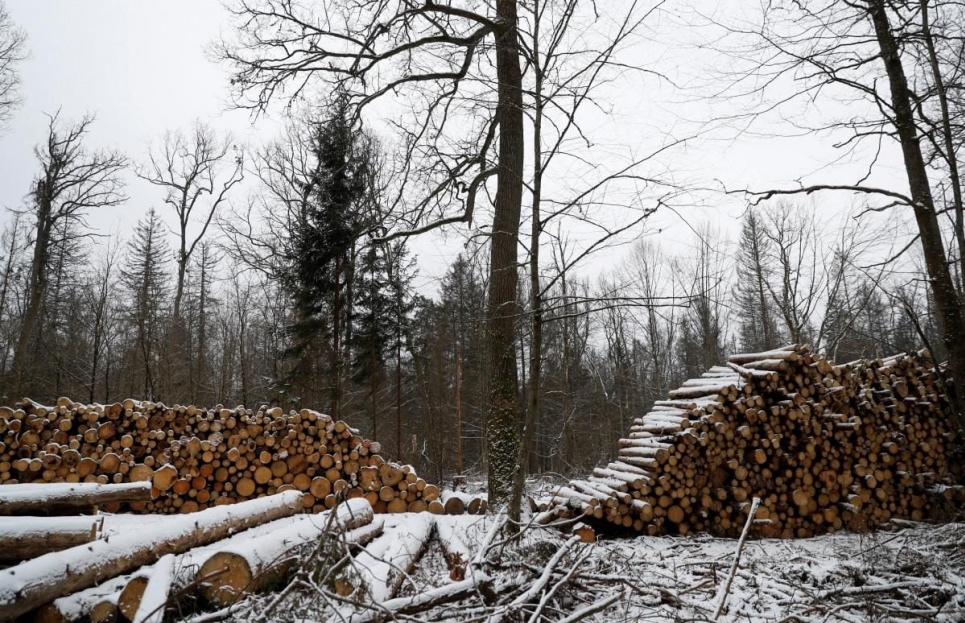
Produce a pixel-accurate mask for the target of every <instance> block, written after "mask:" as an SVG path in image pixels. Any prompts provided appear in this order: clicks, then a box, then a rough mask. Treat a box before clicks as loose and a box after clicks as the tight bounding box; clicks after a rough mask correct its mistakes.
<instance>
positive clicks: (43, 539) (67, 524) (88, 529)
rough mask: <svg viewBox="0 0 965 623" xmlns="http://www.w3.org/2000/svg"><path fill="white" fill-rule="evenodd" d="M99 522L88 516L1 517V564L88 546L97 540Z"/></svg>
mask: <svg viewBox="0 0 965 623" xmlns="http://www.w3.org/2000/svg"><path fill="white" fill-rule="evenodd" d="M61 520H67V521H61ZM99 523H100V521H99V520H98V519H96V518H94V517H90V516H86V517H52V518H50V517H16V518H14V517H0V562H5V563H11V562H18V561H21V560H28V559H30V558H36V557H38V556H42V555H44V554H48V553H50V552H58V551H60V550H63V549H68V548H71V547H76V546H77V545H82V544H84V543H89V542H91V541H93V540H94V539H95V538H96V537H97V533H98V525H99Z"/></svg>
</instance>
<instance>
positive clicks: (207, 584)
mask: <svg viewBox="0 0 965 623" xmlns="http://www.w3.org/2000/svg"><path fill="white" fill-rule="evenodd" d="M365 526H372V528H371V529H369V530H365V531H359V532H353V531H356V530H358V529H360V528H363V527H365ZM381 528H382V522H381V521H379V522H378V523H377V524H373V513H372V506H371V505H370V504H369V503H368V501H367V500H365V499H364V498H358V499H353V500H348V501H347V503H345V504H340V505H338V506H337V507H336V509H335V512H334V513H329V514H326V515H309V516H306V517H303V518H301V521H299V522H297V523H296V524H293V525H292V526H289V527H288V528H286V529H284V530H278V531H275V532H272V533H271V534H266V535H264V536H261V537H259V538H256V539H252V540H248V541H245V542H241V543H234V544H231V545H227V546H225V547H222V548H219V549H218V550H217V551H215V552H213V553H212V554H211V555H210V556H208V557H207V560H205V561H204V562H203V563H202V564H201V566H200V567H199V568H198V572H197V574H196V576H195V582H197V583H198V584H199V585H200V586H201V594H202V595H203V596H204V598H205V599H207V600H208V601H211V602H216V603H218V604H222V605H228V604H231V603H233V602H234V601H235V600H236V599H238V598H239V597H240V596H242V595H243V594H244V593H245V592H250V591H253V590H257V589H258V588H259V585H261V584H264V583H267V582H271V581H272V580H273V579H274V578H276V577H278V576H279V575H281V574H283V573H284V571H285V569H286V567H287V565H284V564H279V563H281V561H282V560H283V558H284V557H285V556H286V555H287V554H288V553H289V552H291V551H293V550H295V549H296V548H299V547H301V546H302V545H305V544H308V543H314V542H317V541H318V540H319V539H320V538H321V537H322V536H323V535H324V534H331V535H337V534H343V533H348V534H352V535H353V541H352V542H367V541H369V540H371V539H372V538H374V537H375V536H376V535H377V534H378V533H380V532H381Z"/></svg>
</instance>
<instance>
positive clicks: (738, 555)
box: [714, 498, 761, 621]
mask: <svg viewBox="0 0 965 623" xmlns="http://www.w3.org/2000/svg"><path fill="white" fill-rule="evenodd" d="M760 504H761V499H760V498H754V501H753V502H751V510H750V512H748V513H747V521H746V522H745V523H744V530H743V532H741V538H740V540H739V541H738V542H737V553H736V554H734V564H733V565H732V566H731V568H730V573H728V574H727V583H726V584H724V590H723V592H722V593H721V596H720V598H719V599H718V601H717V609H716V610H714V620H715V621H716V620H717V618H718V617H719V616H720V613H721V611H722V610H723V609H724V604H725V603H726V602H727V595H728V594H729V593H730V585H731V584H732V583H733V582H734V576H735V575H737V567H738V566H739V565H740V561H741V552H743V551H744V541H745V540H746V539H747V533H748V532H750V528H751V524H752V523H753V522H754V515H755V514H756V513H757V507H758V506H760Z"/></svg>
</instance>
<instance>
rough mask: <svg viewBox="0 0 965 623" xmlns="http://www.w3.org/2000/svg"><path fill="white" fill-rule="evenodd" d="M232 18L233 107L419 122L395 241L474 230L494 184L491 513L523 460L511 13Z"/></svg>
mask: <svg viewBox="0 0 965 623" xmlns="http://www.w3.org/2000/svg"><path fill="white" fill-rule="evenodd" d="M236 7H237V8H236V14H237V15H238V17H239V18H240V26H241V28H240V34H241V38H240V41H238V42H237V44H235V45H225V46H223V47H222V48H221V54H222V56H223V57H224V58H226V59H227V60H228V61H229V62H231V63H232V64H233V66H234V68H235V77H234V81H233V83H234V84H235V86H236V87H237V88H238V90H239V95H240V96H241V99H240V102H239V103H240V104H241V105H245V106H250V107H252V108H254V109H256V110H264V109H265V108H266V107H267V106H268V105H269V103H270V102H271V100H272V99H273V98H277V97H279V96H281V95H282V94H283V93H284V91H285V89H286V88H290V89H291V90H290V91H289V92H288V93H287V94H285V95H288V96H289V97H298V96H299V95H301V94H302V93H304V92H305V89H306V88H309V87H310V86H311V85H312V84H313V83H318V82H321V83H323V84H324V85H325V86H326V87H327V88H329V89H331V90H332V91H333V92H338V93H344V94H348V96H349V97H350V98H351V100H352V102H353V105H354V106H355V109H356V110H357V111H358V112H361V111H362V110H363V109H364V108H365V106H367V105H368V104H370V103H372V102H373V101H375V100H377V99H380V98H383V97H384V96H386V95H387V94H391V95H393V96H407V97H408V98H409V106H410V112H411V113H412V114H413V115H414V117H415V119H414V123H412V124H411V125H409V124H405V125H402V124H400V126H399V127H400V128H402V130H401V133H402V136H403V144H404V149H405V151H406V156H407V157H406V158H405V160H404V164H403V165H402V169H403V170H402V171H401V172H400V173H399V175H398V177H399V179H400V180H402V181H401V182H400V184H401V186H403V187H405V186H406V185H407V184H409V183H410V180H411V179H415V178H418V179H419V180H421V182H422V183H423V188H422V189H420V190H419V191H418V194H419V198H418V200H417V201H416V203H415V205H414V206H413V209H412V210H410V211H408V213H407V215H406V217H405V220H404V221H403V222H400V223H399V227H397V228H396V231H395V232H394V234H392V235H395V236H406V235H414V234H417V233H420V232H424V231H428V230H429V229H433V228H436V227H441V226H443V225H445V224H451V223H460V222H462V223H468V222H471V220H472V218H473V208H474V206H475V202H476V196H477V194H478V193H479V192H481V191H482V190H483V188H484V187H485V182H486V180H487V179H489V178H491V177H496V190H495V197H494V201H493V207H494V214H493V222H492V228H491V230H490V235H491V236H492V243H491V254H490V262H491V264H490V280H489V313H488V322H489V337H490V346H491V350H490V356H491V366H490V375H491V377H490V386H489V389H490V401H489V410H490V415H489V422H488V424H489V426H488V430H489V434H490V444H489V450H490V462H489V467H490V478H489V487H490V503H491V505H492V506H493V507H494V508H496V507H499V506H500V505H501V504H502V503H503V502H505V501H506V500H507V499H508V497H509V495H510V490H511V488H512V482H513V477H514V474H515V471H516V465H517V460H518V448H519V397H518V386H517V368H516V357H515V349H514V345H515V342H516V340H515V335H516V331H515V322H516V290H517V283H518V276H517V269H516V268H517V246H518V234H519V224H520V212H521V206H522V194H523V163H524V157H523V152H524V135H523V130H524V128H523V93H522V71H521V68H520V57H521V52H520V47H519V31H518V12H517V9H518V7H517V1H516V0H496V2H495V3H494V6H492V7H483V6H480V7H479V9H480V10H474V9H472V8H464V7H462V6H458V5H456V4H451V3H448V2H442V3H436V2H427V3H424V4H417V3H415V2H411V1H409V0H394V1H393V2H389V3H385V2H381V1H376V0H364V1H362V2H331V3H329V4H328V6H326V7H325V8H326V10H325V11H319V12H318V13H316V14H313V13H312V12H311V10H310V9H307V8H306V7H303V6H301V5H296V4H293V3H290V2H285V1H280V0H265V1H261V2H255V1H254V0H241V1H240V2H238V3H237V4H236ZM487 40H490V41H492V47H487V46H485V45H484V42H485V41H487ZM490 52H491V53H490ZM480 70H482V71H485V72H486V75H487V77H488V79H489V80H490V81H493V79H495V80H494V81H495V83H496V84H497V88H496V89H495V91H496V93H495V101H492V98H491V97H490V96H489V95H488V94H491V93H492V90H491V88H490V87H488V86H485V87H483V86H482V85H481V83H480V82H478V81H473V80H471V79H467V76H468V75H469V74H470V72H471V71H480ZM423 87H425V88H423ZM415 102H419V103H420V104H417V105H416V106H412V103H415ZM460 112H461V113H462V114H460ZM468 113H472V114H468ZM464 120H466V121H468V122H469V125H468V126H467V125H465V124H464V123H462V122H463V121H464ZM497 127H498V136H497ZM454 135H455V137H456V138H454ZM459 137H461V138H459ZM493 152H495V153H493ZM417 167H421V168H417ZM410 173H412V174H413V175H411V176H410ZM416 174H417V175H416ZM402 196H404V193H400V195H399V197H400V199H399V200H400V201H401V197H402ZM453 204H454V205H457V206H459V205H461V206H462V207H463V209H462V211H461V213H460V214H457V215H454V216H453V215H452V214H451V212H449V210H450V206H452V205H453ZM434 210H435V211H434ZM427 221H428V222H427ZM511 512H512V513H513V516H514V517H516V516H517V515H518V509H511Z"/></svg>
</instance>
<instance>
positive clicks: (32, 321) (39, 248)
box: [13, 180, 52, 393]
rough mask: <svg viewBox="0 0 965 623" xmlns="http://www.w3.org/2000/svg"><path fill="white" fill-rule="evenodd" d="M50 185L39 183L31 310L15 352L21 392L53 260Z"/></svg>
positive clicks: (15, 381)
mask: <svg viewBox="0 0 965 623" xmlns="http://www.w3.org/2000/svg"><path fill="white" fill-rule="evenodd" d="M50 183H52V181H49V180H48V184H44V182H43V181H42V182H39V183H38V184H37V229H36V232H35V235H36V240H35V241H34V252H33V259H32V261H31V263H30V282H29V285H28V291H29V298H28V301H27V309H26V311H25V312H24V317H23V324H22V325H21V327H20V337H19V338H18V339H17V347H16V349H15V350H14V353H13V373H14V383H15V387H16V389H17V393H22V392H21V391H20V390H21V389H22V387H23V380H24V379H23V376H24V373H25V372H26V370H25V366H26V361H27V351H28V349H29V348H30V343H31V341H32V339H33V334H34V331H35V330H36V328H37V319H38V318H39V317H40V306H41V304H42V303H43V300H44V293H45V292H46V291H47V281H48V279H47V262H48V261H49V260H50V233H51V231H50V230H51V221H50V214H51V210H52V206H51V202H52V198H51V197H50V194H49V192H48V191H47V189H46V188H47V186H48V185H49V184H50Z"/></svg>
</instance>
